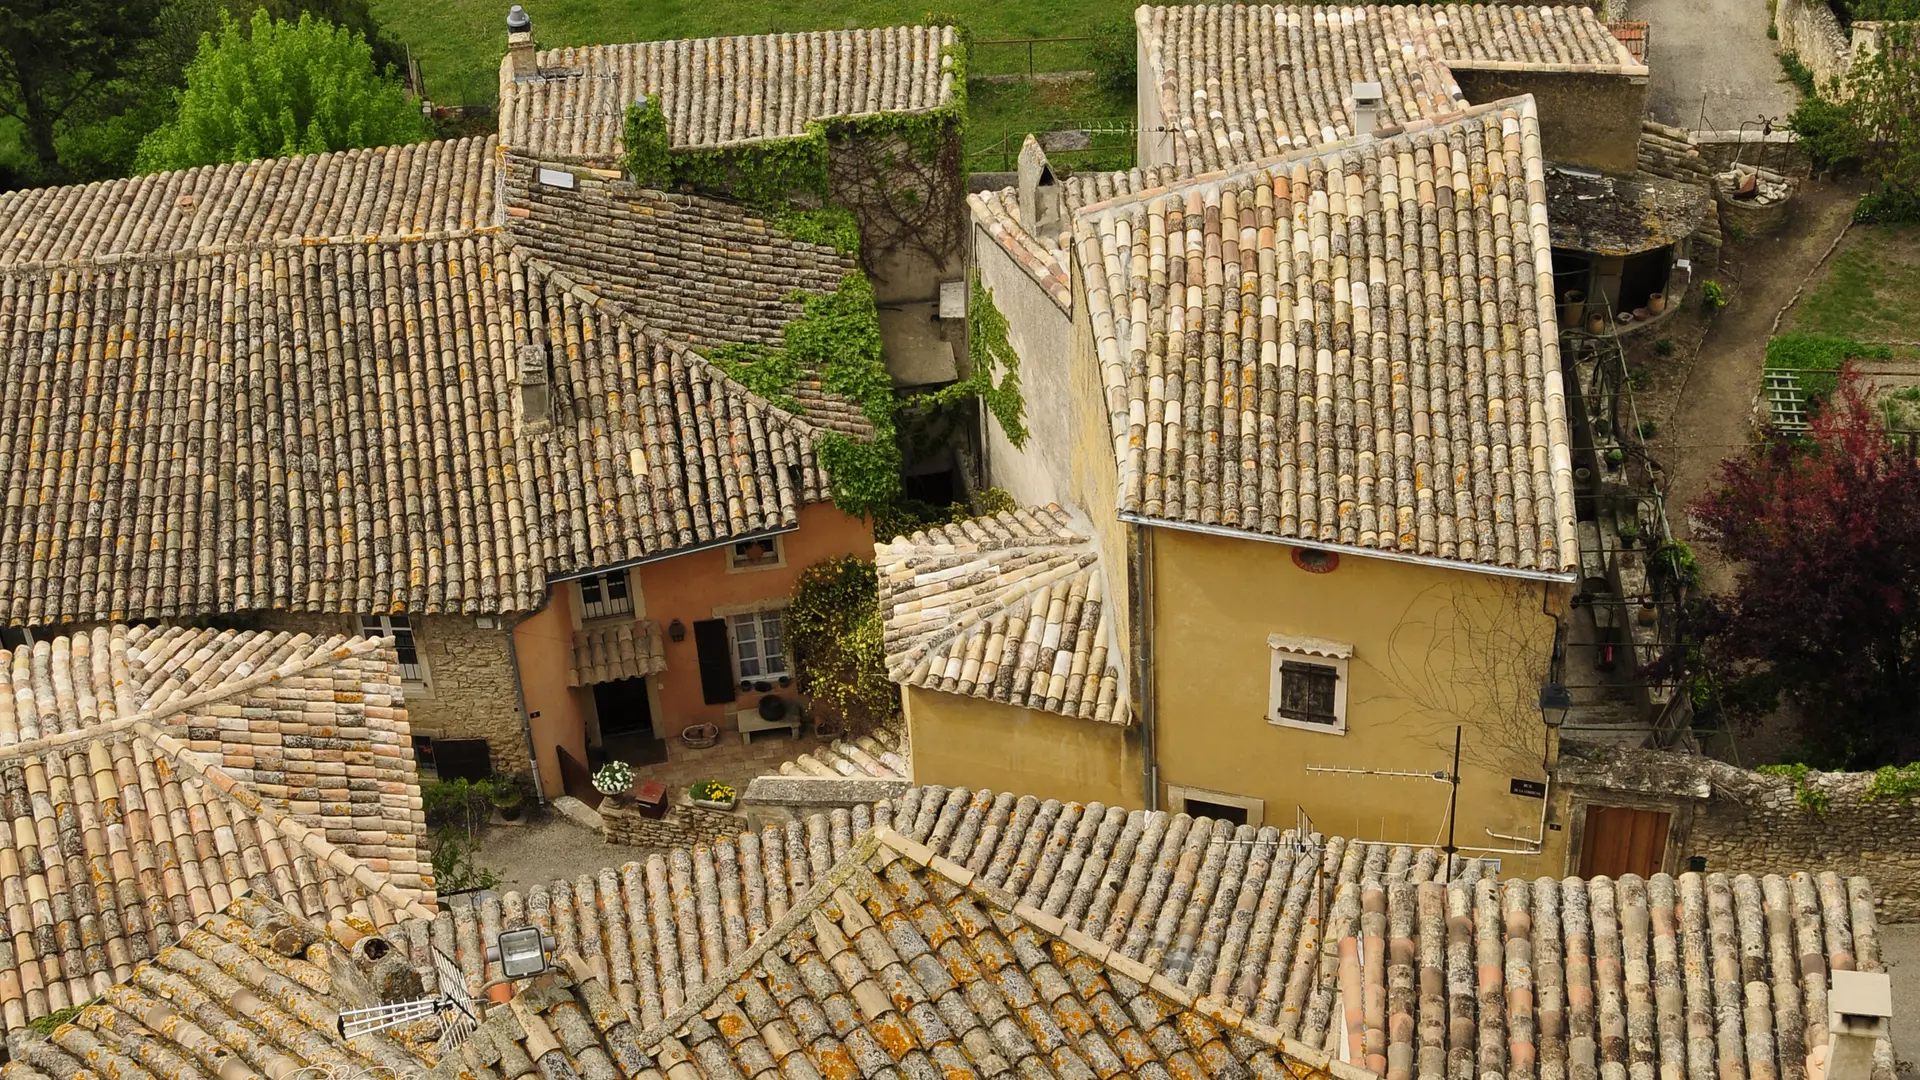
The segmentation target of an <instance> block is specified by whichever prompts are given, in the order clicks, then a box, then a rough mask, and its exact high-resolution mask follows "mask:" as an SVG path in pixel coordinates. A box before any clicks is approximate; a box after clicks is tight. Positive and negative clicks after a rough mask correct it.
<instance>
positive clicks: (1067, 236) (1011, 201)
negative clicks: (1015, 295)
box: [967, 135, 1178, 308]
mask: <svg viewBox="0 0 1920 1080" xmlns="http://www.w3.org/2000/svg"><path fill="white" fill-rule="evenodd" d="M1027 138H1028V139H1032V138H1033V136H1031V135H1029V136H1027ZM1177 175H1178V174H1177V173H1176V172H1175V170H1174V168H1173V166H1171V165H1161V166H1158V167H1155V168H1151V169H1137V168H1136V169H1123V170H1120V171H1118V172H1094V173H1079V174H1076V175H1073V176H1069V177H1064V178H1062V179H1061V181H1060V188H1061V193H1062V195H1063V196H1064V198H1065V202H1066V206H1067V209H1068V210H1069V211H1071V210H1077V209H1079V208H1080V207H1082V206H1085V205H1087V204H1088V203H1096V202H1105V201H1106V200H1108V199H1112V198H1115V197H1118V196H1121V195H1128V194H1132V193H1133V192H1136V191H1145V190H1147V189H1148V188H1156V187H1163V186H1165V185H1167V184H1171V183H1173V181H1174V180H1175V178H1176V177H1177ZM967 205H968V206H969V207H971V208H972V210H973V217H974V220H975V221H977V222H979V223H980V225H981V227H982V228H984V229H986V230H987V235H988V236H989V237H990V238H991V239H992V240H993V242H994V243H996V244H999V245H1000V246H1001V247H1002V248H1004V249H1005V250H1006V252H1007V254H1008V255H1011V256H1012V257H1013V259H1014V261H1015V262H1016V263H1018V264H1019V265H1020V268H1021V269H1023V270H1025V271H1026V272H1027V273H1028V275H1030V276H1031V277H1032V278H1033V279H1034V280H1035V281H1037V282H1039V283H1040V286H1041V287H1042V288H1044V289H1046V290H1047V295H1048V296H1051V297H1052V298H1053V300H1054V302H1055V303H1057V304H1059V305H1060V306H1061V307H1062V308H1067V307H1070V306H1071V305H1072V303H1073V282H1072V277H1071V275H1070V272H1069V270H1068V252H1069V251H1070V250H1071V249H1072V243H1073V236H1072V234H1071V232H1070V231H1069V230H1070V228H1071V218H1070V216H1064V217H1062V219H1061V222H1060V230H1059V231H1058V232H1050V233H1048V234H1046V235H1041V234H1038V233H1035V232H1034V231H1033V230H1032V229H1031V228H1029V226H1028V225H1027V224H1026V223H1024V222H1022V221H1021V220H1020V197H1019V192H1018V190H1017V189H1015V188H1001V189H999V190H996V191H982V192H975V193H973V194H971V195H968V196H967Z"/></svg>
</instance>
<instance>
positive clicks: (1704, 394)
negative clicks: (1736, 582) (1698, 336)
mask: <svg viewBox="0 0 1920 1080" xmlns="http://www.w3.org/2000/svg"><path fill="white" fill-rule="evenodd" d="M1858 200H1859V193H1858V192H1855V191H1850V190H1848V189H1846V188H1844V187H1840V186H1836V185H1833V184H1814V183H1809V184H1806V185H1804V186H1802V188H1801V190H1800V194H1799V196H1798V197H1797V198H1796V200H1795V206H1794V209H1793V216H1792V217H1791V218H1790V219H1789V220H1788V222H1787V224H1786V227H1785V228H1783V229H1782V230H1781V231H1780V232H1779V233H1778V234H1776V235H1775V236H1773V237H1769V238H1765V239H1760V240H1752V241H1748V242H1747V243H1744V244H1741V245H1739V246H1738V247H1736V248H1733V249H1731V250H1729V251H1728V252H1727V257H1726V259H1725V260H1724V261H1723V265H1724V266H1726V267H1738V268H1740V275H1741V280H1740V284H1739V287H1738V288H1737V289H1735V290H1734V291H1733V298H1732V300H1731V302H1729V303H1728V305H1727V307H1726V309H1725V310H1723V311H1721V312H1720V314H1719V315H1717V316H1716V317H1715V318H1714V321H1713V325H1712V326H1711V328H1710V329H1708V331H1707V335H1706V338H1705V340H1704V341H1702V343H1701V346H1700V352H1699V354H1698V355H1697V356H1696V357H1695V359H1694V362H1693V365H1692V367H1691V369H1690V370H1689V371H1688V373H1687V376H1686V379H1685V381H1684V382H1683V383H1682V385H1681V387H1680V393H1679V399H1678V402H1677V404H1676V405H1675V407H1674V411H1673V414H1672V420H1671V422H1670V423H1668V424H1666V425H1664V426H1663V427H1662V429H1661V438H1660V439H1659V440H1658V441H1657V443H1656V446H1657V447H1658V449H1657V450H1656V452H1657V453H1658V454H1660V460H1661V462H1662V463H1663V464H1664V465H1665V466H1666V469H1667V488H1666V503H1667V515H1668V519H1669V521H1671V523H1672V525H1673V530H1674V532H1675V533H1677V534H1678V535H1679V537H1680V538H1681V539H1683V540H1687V541H1689V542H1691V541H1692V540H1693V539H1694V535H1693V523H1692V521H1691V520H1690V519H1689V517H1688V514H1687V507H1688V506H1689V505H1691V504H1692V502H1693V501H1694V500H1695V499H1697V498H1699V497H1700V495H1701V494H1702V493H1703V492H1705V491H1706V490H1707V488H1708V486H1709V485H1710V484H1711V483H1712V482H1713V479H1714V476H1715V474H1717V473H1718V471H1719V467H1720V462H1721V461H1722V460H1724V459H1726V458H1728V457H1731V456H1733V455H1734V454H1737V453H1739V452H1741V451H1742V450H1744V449H1745V448H1746V447H1748V446H1749V445H1751V444H1752V441H1753V422H1752V420H1753V406H1754V397H1755V395H1756V394H1757V393H1758V392H1759V389H1760V368H1761V364H1762V361H1763V360H1764V359H1765V356H1766V347H1767V338H1768V337H1769V336H1770V335H1771V334H1772V331H1773V320H1774V317H1775V316H1777V315H1779V313H1780V309H1781V308H1782V307H1784V306H1785V305H1786V303H1787V301H1788V300H1789V299H1790V298H1791V297H1792V296H1793V293H1794V290H1796V289H1798V288H1799V287H1800V284H1801V282H1803V281H1804V280H1806V276H1807V272H1808V271H1809V270H1811V269H1813V268H1814V265H1815V264H1816V263H1818V262H1819V260H1820V258H1821V256H1823V255H1825V254H1826V252H1827V249H1828V248H1829V247H1831V246H1832V244H1833V241H1834V238H1835V237H1837V236H1838V235H1840V230H1841V229H1842V228H1844V227H1845V226H1846V223H1847V219H1848V218H1849V217H1850V216H1851V215H1852V213H1853V207H1854V204H1855V203H1856V202H1858ZM1706 276H1707V277H1708V278H1715V277H1718V278H1720V279H1721V280H1725V279H1726V278H1727V277H1728V276H1729V274H1728V272H1727V271H1725V270H1723V271H1720V272H1719V273H1717V274H1716V273H1708V274H1707V275H1706ZM1697 549H1698V545H1696V552H1697V554H1699V555H1700V565H1701V569H1702V571H1703V572H1704V573H1705V575H1706V579H1707V580H1706V585H1707V587H1708V588H1709V589H1711V590H1713V591H1715V592H1719V591H1724V590H1726V589H1729V588H1731V587H1732V584H1733V582H1732V578H1731V572H1730V570H1729V569H1728V568H1727V567H1726V566H1725V565H1724V564H1722V563H1720V562H1719V560H1717V559H1715V558H1713V557H1712V552H1711V550H1708V551H1704V552H1702V551H1698V550H1697Z"/></svg>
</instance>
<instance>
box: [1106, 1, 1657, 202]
mask: <svg viewBox="0 0 1920 1080" xmlns="http://www.w3.org/2000/svg"><path fill="white" fill-rule="evenodd" d="M1135 19H1136V22H1137V23H1138V26H1139V32H1140V37H1141V40H1142V42H1144V43H1145V46H1146V60H1147V64H1146V70H1144V71H1142V72H1141V77H1142V78H1143V79H1151V80H1153V85H1154V88H1155V89H1156V90H1157V91H1158V93H1159V96H1160V102H1161V110H1162V115H1163V116H1164V117H1165V121H1166V123H1167V124H1168V126H1169V127H1170V129H1171V130H1172V133H1173V147H1174V160H1175V163H1176V164H1178V165H1179V166H1180V167H1181V168H1182V169H1183V171H1189V172H1195V171H1200V170H1206V169H1218V168H1222V167H1224V166H1226V165H1229V164H1232V163H1234V162H1240V161H1251V160H1256V159H1259V158H1263V157H1270V156H1273V155H1275V154H1281V153H1285V152H1287V151H1288V150H1290V149H1304V148H1307V147H1310V146H1315V145H1319V144H1322V143H1330V142H1335V141H1338V140H1341V139H1345V138H1348V137H1349V136H1351V135H1352V134H1353V133H1354V129H1353V120H1352V116H1351V115H1350V109H1351V104H1350V99H1351V97H1352V93H1351V88H1352V85H1353V84H1354V83H1355V82H1376V83H1379V84H1380V88H1381V90H1382V93H1383V95H1384V102H1383V109H1382V116H1381V120H1380V123H1381V124H1382V125H1401V124H1405V123H1407V122H1409V121H1413V120H1418V119H1421V118H1423V117H1437V116H1441V115H1445V114H1447V113H1451V112H1455V111H1457V110H1458V109H1459V108H1461V107H1462V106H1463V105H1465V104H1466V101H1465V99H1464V97H1463V96H1462V95H1461V92H1460V87H1459V85H1458V83H1457V82H1456V81H1455V80H1454V77H1453V74H1452V72H1451V71H1450V70H1449V66H1450V65H1451V66H1459V67H1501V66H1517V67H1521V68H1549V69H1556V70H1568V71H1598V72H1617V73H1622V74H1635V75H1645V74H1646V68H1645V67H1644V66H1642V65H1640V64H1639V63H1638V62H1636V61H1635V60H1634V59H1633V58H1632V56H1631V55H1630V54H1629V53H1628V52H1627V51H1626V48H1625V46H1623V45H1621V44H1620V43H1619V41H1618V40H1616V39H1615V38H1614V37H1613V35H1612V34H1611V33H1610V32H1609V31H1608V30H1607V28H1606V26H1605V25H1604V24H1602V23H1600V22H1599V21H1598V20H1597V19H1595V18H1594V16H1593V13H1592V12H1591V11H1590V10H1588V9H1587V8H1585V7H1583V6H1580V5H1577V4H1573V5H1566V6H1560V7H1521V6H1517V5H1509V4H1485V5H1477V4H1476V5H1467V4H1448V5H1425V4H1420V5H1415V4H1404V5H1402V4H1395V5H1377V6H1376V5H1367V6H1353V7H1333V6H1319V5H1301V6H1294V5H1255V4H1228V5H1216V4H1195V5H1189V6H1180V7H1141V8H1140V9H1138V11H1137V12H1136V15H1135Z"/></svg>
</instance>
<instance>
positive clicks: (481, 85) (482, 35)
mask: <svg viewBox="0 0 1920 1080" xmlns="http://www.w3.org/2000/svg"><path fill="white" fill-rule="evenodd" d="M1133 6H1134V5H1133V3H1132V0H1028V2H1027V3H1019V4H1011V3H1005V2H1000V0H807V2H806V3H804V4H794V5H793V6H792V7H787V6H786V5H779V4H768V3H765V2H764V0H649V2H647V3H634V2H632V0H558V2H551V3H543V2H541V0H529V2H527V3H526V7H527V11H528V14H530V15H532V16H533V29H534V38H535V40H537V41H538V42H539V44H540V46H541V47H542V48H550V47H553V46H559V45H595V44H608V43H613V42H623V41H657V40H664V39H669V38H681V37H712V36H719V35H728V34H764V33H772V32H786V31H796V30H843V29H848V28H851V27H859V26H888V25H897V24H901V23H912V22H919V21H921V20H922V19H923V18H924V17H925V16H926V15H927V13H928V11H929V9H932V10H937V11H939V12H941V13H942V16H943V17H951V18H953V19H957V20H959V21H960V23H962V24H963V25H965V26H966V27H967V28H968V29H969V30H971V31H972V32H973V35H974V37H975V38H979V39H993V38H1013V37H1065V36H1077V35H1081V34H1085V33H1086V32H1087V28H1088V27H1089V25H1090V24H1092V23H1093V22H1094V21H1095V20H1097V19H1101V18H1111V17H1113V16H1116V15H1118V16H1125V15H1127V14H1129V13H1130V12H1132V10H1133ZM372 8H373V14H374V17H375V18H377V19H378V20H379V21H380V23H381V24H382V25H383V26H384V27H385V28H386V29H387V31H388V32H389V33H391V34H393V35H394V36H395V37H397V38H399V39H400V40H401V41H403V42H405V43H406V45H407V46H408V48H410V49H411V50H412V51H413V55H414V57H415V58H416V59H418V60H419V62H420V66H421V69H422V72H423V74H424V76H425V78H426V83H427V90H428V93H429V95H430V96H431V97H432V98H433V100H434V101H435V102H436V103H438V104H442V105H481V104H491V103H493V101H494V99H495V98H496V97H497V96H498V92H499V91H498V86H499V70H500V57H501V54H502V53H504V52H505V51H506V46H507V30H506V13H507V3H506V2H505V0H438V2H431V3H427V2H422V0H373V4H372ZM971 60H972V62H971V70H972V73H973V74H976V75H981V74H989V73H994V72H1006V71H1016V70H1018V71H1024V70H1026V67H1027V53H1026V50H1025V48H1023V47H1022V48H1012V47H995V46H982V47H978V48H976V49H975V50H974V52H973V54H972V58H971ZM1034 66H1035V67H1036V68H1037V69H1039V70H1042V71H1047V70H1054V71H1058V70H1063V69H1074V68H1084V67H1086V66H1087V64H1086V60H1085V57H1084V56H1083V55H1081V54H1080V50H1079V49H1078V48H1077V47H1075V46H1040V47H1039V54H1038V55H1036V56H1035V58H1034ZM1127 111H1131V110H1130V109H1129V110H1127Z"/></svg>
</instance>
